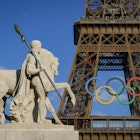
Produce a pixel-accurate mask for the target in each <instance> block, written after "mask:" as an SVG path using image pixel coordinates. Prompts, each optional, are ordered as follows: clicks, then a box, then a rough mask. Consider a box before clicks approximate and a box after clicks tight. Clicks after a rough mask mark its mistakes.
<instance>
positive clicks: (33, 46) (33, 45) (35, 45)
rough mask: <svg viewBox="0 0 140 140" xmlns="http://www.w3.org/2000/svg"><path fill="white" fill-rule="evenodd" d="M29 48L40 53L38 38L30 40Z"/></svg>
mask: <svg viewBox="0 0 140 140" xmlns="http://www.w3.org/2000/svg"><path fill="white" fill-rule="evenodd" d="M31 49H32V51H33V52H35V53H40V50H41V42H40V41H39V40H33V41H32V42H31Z"/></svg>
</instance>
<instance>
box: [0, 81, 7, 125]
mask: <svg viewBox="0 0 140 140" xmlns="http://www.w3.org/2000/svg"><path fill="white" fill-rule="evenodd" d="M0 87H1V88H0V122H1V123H2V124H4V122H5V115H4V101H3V99H2V98H3V97H4V95H5V94H6V93H8V87H7V86H6V85H5V84H4V83H1V82H0Z"/></svg>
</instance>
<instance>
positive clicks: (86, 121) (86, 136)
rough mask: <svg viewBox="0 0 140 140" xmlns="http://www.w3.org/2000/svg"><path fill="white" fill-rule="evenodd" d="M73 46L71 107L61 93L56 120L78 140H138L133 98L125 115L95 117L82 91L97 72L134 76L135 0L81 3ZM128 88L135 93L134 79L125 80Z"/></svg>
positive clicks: (137, 71)
mask: <svg viewBox="0 0 140 140" xmlns="http://www.w3.org/2000/svg"><path fill="white" fill-rule="evenodd" d="M74 44H75V45H76V46H77V49H76V53H75V56H74V60H73V64H72V68H71V71H70V75H69V78H68V83H69V84H70V86H71V89H72V91H73V93H74V94H75V96H76V106H75V107H73V106H72V104H71V101H70V98H69V97H68V96H67V91H65V92H64V95H63V98H64V99H65V103H64V102H61V103H60V106H59V110H58V116H59V118H60V119H61V120H62V122H63V123H64V124H69V125H70V124H72V125H74V128H75V129H76V130H78V131H79V139H80V140H92V139H94V140H126V139H129V140H140V118H139V116H140V98H139V96H137V97H136V98H135V101H134V102H133V103H132V104H130V111H131V116H129V117H127V116H125V117H123V116H120V117H117V116H113V117H111V116H107V117H106V116H98V117H97V116H91V115H90V112H91V108H92V101H93V98H94V97H93V96H91V95H90V94H88V93H87V91H86V89H85V84H86V82H87V80H88V79H89V78H91V77H97V72H98V71H123V72H124V79H125V81H128V79H130V78H131V77H140V0H86V6H85V12H84V16H83V17H82V18H81V19H80V20H78V21H76V22H75V23H74ZM95 86H96V81H95V80H93V81H91V82H90V83H89V86H88V89H89V90H90V91H91V92H94V91H95ZM130 86H131V87H132V88H133V89H134V90H135V92H136V93H140V81H138V80H134V81H131V84H130ZM131 99H132V96H130V94H128V100H131ZM114 124H115V125H114Z"/></svg>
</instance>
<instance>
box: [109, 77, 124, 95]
mask: <svg viewBox="0 0 140 140" xmlns="http://www.w3.org/2000/svg"><path fill="white" fill-rule="evenodd" d="M112 80H118V81H120V82H121V83H122V87H123V88H122V90H121V91H120V92H119V93H118V95H120V94H122V93H123V91H124V89H125V85H124V82H123V80H122V79H120V78H117V77H113V78H110V79H109V80H108V81H107V83H106V85H107V86H109V82H110V81H112ZM106 91H107V92H108V93H109V94H110V95H113V96H116V94H112V93H111V91H110V90H109V89H108V88H106Z"/></svg>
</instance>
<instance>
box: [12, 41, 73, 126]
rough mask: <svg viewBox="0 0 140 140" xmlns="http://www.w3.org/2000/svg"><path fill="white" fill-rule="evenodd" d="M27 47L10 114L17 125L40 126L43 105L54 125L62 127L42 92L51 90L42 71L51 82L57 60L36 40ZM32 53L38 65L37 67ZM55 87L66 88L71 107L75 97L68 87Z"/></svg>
mask: <svg viewBox="0 0 140 140" xmlns="http://www.w3.org/2000/svg"><path fill="white" fill-rule="evenodd" d="M30 46H31V49H32V51H31V52H30V53H29V54H28V55H27V57H26V59H25V61H24V63H23V65H22V69H21V74H20V80H19V85H18V90H17V93H16V96H15V97H14V99H13V101H12V102H11V105H10V113H11V114H10V115H11V117H13V118H14V121H17V122H26V121H27V122H28V121H33V122H39V123H41V122H43V121H44V119H45V118H46V106H47V108H48V109H49V111H50V112H51V113H52V115H53V117H54V119H55V120H56V122H57V123H58V124H62V123H61V121H60V120H59V119H58V117H57V115H56V113H55V111H54V109H53V107H52V105H51V103H50V101H49V98H48V97H47V94H46V93H48V92H49V91H52V90H54V87H53V86H52V84H51V83H50V80H49V79H48V78H47V77H46V75H45V73H44V70H46V71H47V73H48V75H49V77H50V79H51V80H52V81H54V76H56V75H58V70H57V68H58V65H59V62H58V58H57V57H54V55H53V54H52V53H51V52H49V51H48V50H46V49H43V48H41V42H40V41H39V40H33V41H32V42H31V45H30ZM32 52H33V53H34V54H35V55H36V57H37V58H38V60H39V61H40V63H41V65H40V64H38V62H37V60H36V58H35V56H34V55H33V54H32ZM56 85H58V86H56V87H57V88H63V87H64V88H67V90H68V92H69V95H70V98H71V101H72V104H73V105H75V96H74V94H73V92H72V91H71V89H70V87H69V85H68V84H67V83H60V84H59V83H57V84H56ZM33 114H34V115H33Z"/></svg>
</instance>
